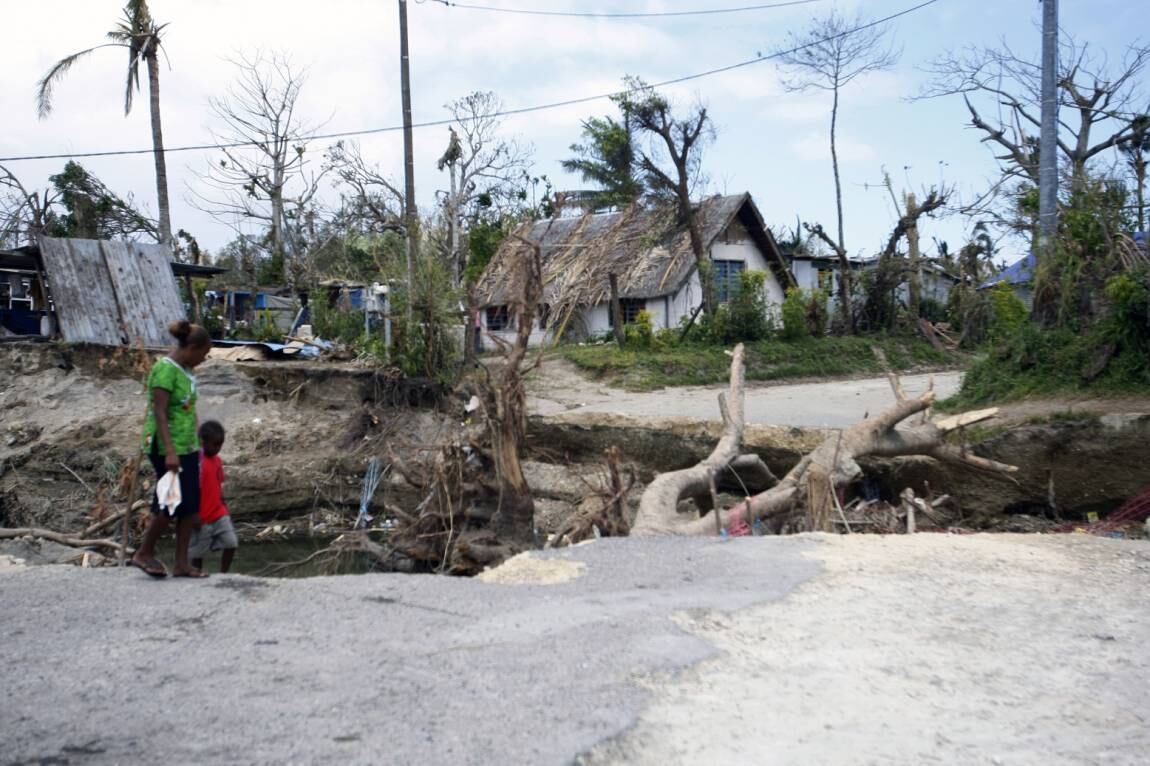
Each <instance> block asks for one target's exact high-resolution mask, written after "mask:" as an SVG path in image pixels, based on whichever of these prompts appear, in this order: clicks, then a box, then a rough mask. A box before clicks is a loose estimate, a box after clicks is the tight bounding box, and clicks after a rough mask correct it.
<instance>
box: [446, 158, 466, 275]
mask: <svg viewBox="0 0 1150 766" xmlns="http://www.w3.org/2000/svg"><path fill="white" fill-rule="evenodd" d="M456 166H457V163H454V162H453V163H451V164H450V165H449V166H448V168H447V170H448V175H450V176H451V196H450V197H448V198H447V199H448V202H447V214H448V218H449V225H450V226H451V283H452V284H453V285H458V284H459V283H460V280H461V277H462V274H463V268H464V264H463V259H462V257H461V254H460V252H459V228H460V226H459V181H458V180H457V179H456V177H455V169H456Z"/></svg>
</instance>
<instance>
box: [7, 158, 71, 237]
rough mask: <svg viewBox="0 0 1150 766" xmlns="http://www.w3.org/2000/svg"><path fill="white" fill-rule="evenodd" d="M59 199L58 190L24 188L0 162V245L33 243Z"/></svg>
mask: <svg viewBox="0 0 1150 766" xmlns="http://www.w3.org/2000/svg"><path fill="white" fill-rule="evenodd" d="M59 200H60V192H59V191H58V190H55V189H52V188H45V189H44V190H43V191H28V189H27V187H25V186H24V184H23V183H22V182H21V181H20V179H19V178H18V177H17V176H16V174H15V173H13V172H12V171H11V170H9V169H8V168H6V167H4V166H3V165H0V247H18V246H19V245H21V244H25V243H28V244H30V243H33V242H35V241H36V239H37V238H38V237H39V236H40V235H41V234H43V233H44V230H45V229H46V228H47V226H48V220H49V216H50V215H51V211H52V207H53V205H55V204H56V203H57V202H59Z"/></svg>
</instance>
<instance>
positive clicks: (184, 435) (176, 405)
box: [143, 356, 200, 455]
mask: <svg viewBox="0 0 1150 766" xmlns="http://www.w3.org/2000/svg"><path fill="white" fill-rule="evenodd" d="M157 388H162V389H164V390H165V391H167V392H168V393H169V396H170V398H169V399H168V430H169V431H171V434H172V446H173V447H175V448H176V454H177V455H187V454H190V453H192V452H195V451H196V450H198V449H199V448H200V439H199V434H197V433H196V378H195V376H193V375H192V374H191V373H190V372H188V371H187V370H185V369H184V368H183V367H181V366H180V365H179V364H178V363H176V361H175V360H173V359H172V358H170V357H166V356H165V357H164V358H162V359H160V360H159V361H158V362H156V363H155V364H154V365H152V371H151V373H149V375H148V421H147V423H146V424H145V425H144V445H143V446H144V451H145V452H151V450H152V439H155V440H156V452H157V453H159V454H161V455H163V454H165V450H164V440H163V439H161V438H159V437H158V436H157V435H156V413H155V400H154V399H153V397H152V392H153V391H155V390H156V389H157Z"/></svg>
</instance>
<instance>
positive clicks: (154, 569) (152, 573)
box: [128, 559, 168, 580]
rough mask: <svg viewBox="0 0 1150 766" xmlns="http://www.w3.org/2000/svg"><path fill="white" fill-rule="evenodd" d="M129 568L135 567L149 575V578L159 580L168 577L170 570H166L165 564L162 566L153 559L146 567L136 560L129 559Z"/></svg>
mask: <svg viewBox="0 0 1150 766" xmlns="http://www.w3.org/2000/svg"><path fill="white" fill-rule="evenodd" d="M128 566H130V567H135V568H136V569H139V570H140V571H141V572H143V573H144V574H146V575H148V577H154V578H156V579H157V580H159V579H161V578H163V577H167V576H168V570H167V569H165V568H164V565H163V564H161V563H160V562H159V561H156V560H155V559H152V560H151V561H149V562H148V563H147V564H146V565H145V564H141V563H140V562H138V561H136V560H135V559H128Z"/></svg>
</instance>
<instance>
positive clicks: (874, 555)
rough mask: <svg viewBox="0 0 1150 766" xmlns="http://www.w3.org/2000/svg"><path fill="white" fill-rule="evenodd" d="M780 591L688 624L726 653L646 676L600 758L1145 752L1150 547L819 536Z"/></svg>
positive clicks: (1004, 759) (1042, 757) (1118, 760)
mask: <svg viewBox="0 0 1150 766" xmlns="http://www.w3.org/2000/svg"><path fill="white" fill-rule="evenodd" d="M820 542H821V544H820V545H819V546H817V548H816V549H815V550H814V551H813V552H812V554H810V555H812V556H813V557H814V558H816V559H817V560H819V561H820V562H822V564H823V565H824V566H825V568H826V570H825V573H824V574H823V575H821V576H820V577H818V578H816V579H815V580H813V581H811V582H808V583H807V584H805V585H804V586H802V587H801V588H800V589H799V590H798V591H797V592H795V593H794V594H792V595H791V596H790V597H788V598H787V599H785V600H783V601H779V602H776V603H772V604H769V605H766V606H762V607H758V608H754V609H751V610H748V611H744V612H741V613H738V614H735V615H733V616H723V615H718V614H708V615H704V616H688V617H684V618H683V625H684V626H685V627H686V628H687V629H688V630H689V631H691V632H692V633H694V634H696V635H698V636H701V637H704V638H705V639H706V640H707V641H709V642H712V643H713V644H715V645H716V646H717V647H718V648H720V649H721V650H722V651H723V652H724V655H723V656H722V657H721V658H719V659H716V660H713V661H710V662H708V663H706V664H704V665H703V666H701V667H699V668H698V669H697V670H695V671H692V672H691V673H689V674H687V676H686V677H684V678H682V679H680V680H677V681H672V682H669V683H667V682H658V681H655V682H652V684H651V688H652V690H653V691H654V693H655V702H654V703H653V704H652V705H651V706H649V707H648V708H647V710H646V711H645V712H644V713H643V715H642V716H641V719H640V722H639V724H638V725H637V726H636V727H635V728H634V729H633V730H632V731H631V732H630V733H629V734H627V735H625V736H624V737H623V738H621V739H620V740H619V741H617V742H614V743H610V744H608V745H605V746H603V747H601V748H600V749H599V750H597V751H596V752H595V753H594V755H593V756H592V757H591V758H589V759H588V762H590V763H595V764H605V763H629V764H672V763H758V764H847V763H849V764H927V763H947V764H957V763H961V764H968V763H970V764H974V763H986V764H1034V765H1035V766H1037V765H1038V764H1042V765H1043V766H1047V765H1049V764H1131V765H1133V764H1143V763H1146V758H1147V753H1150V704H1148V702H1150V697H1148V696H1147V695H1148V691H1147V690H1148V689H1150V654H1148V653H1147V646H1148V645H1150V612H1148V610H1147V609H1146V603H1147V600H1146V599H1147V593H1148V592H1150V545H1148V544H1146V543H1136V542H1120V541H1110V540H1106V541H1103V540H1099V539H1097V538H1087V537H1085V536H1059V537H1049V536H1041V537H1020V536H997V537H993V536H985V535H983V536H976V537H959V536H944V535H916V536H912V537H906V536H903V537H890V538H874V537H858V536H856V537H853V538H851V537H821V538H820Z"/></svg>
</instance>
